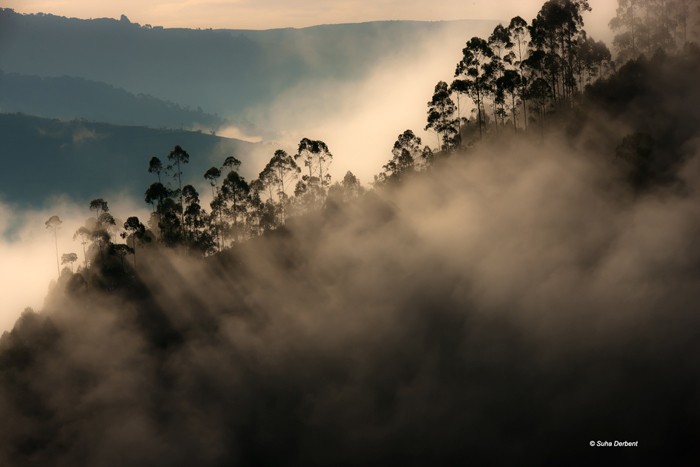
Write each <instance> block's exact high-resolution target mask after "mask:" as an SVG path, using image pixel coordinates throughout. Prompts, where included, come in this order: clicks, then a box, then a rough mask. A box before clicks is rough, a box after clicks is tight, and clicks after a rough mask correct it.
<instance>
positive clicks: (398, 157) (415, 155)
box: [346, 130, 428, 182]
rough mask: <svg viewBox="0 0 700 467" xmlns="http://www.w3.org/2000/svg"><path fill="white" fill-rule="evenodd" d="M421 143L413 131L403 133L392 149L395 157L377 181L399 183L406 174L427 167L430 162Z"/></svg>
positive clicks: (386, 165) (387, 164)
mask: <svg viewBox="0 0 700 467" xmlns="http://www.w3.org/2000/svg"><path fill="white" fill-rule="evenodd" d="M421 143H422V142H421V139H420V138H419V137H418V136H416V135H415V134H414V133H413V131H412V130H406V131H404V132H403V133H401V134H400V135H399V136H398V138H397V139H396V142H395V143H394V147H393V148H392V149H391V154H392V156H393V157H392V158H391V160H389V162H387V163H386V164H385V165H384V166H383V167H382V168H383V169H384V171H383V172H382V173H381V174H380V176H379V177H378V178H377V181H379V182H391V181H397V182H398V181H400V180H401V179H402V178H403V177H404V175H405V174H407V173H409V172H413V171H414V170H415V169H416V168H422V167H424V166H426V165H427V163H428V162H427V161H424V160H423V149H422V148H421ZM351 175H352V174H351ZM346 176H347V175H346ZM353 177H354V175H353Z"/></svg>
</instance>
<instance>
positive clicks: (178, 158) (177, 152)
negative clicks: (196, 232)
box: [168, 145, 190, 234]
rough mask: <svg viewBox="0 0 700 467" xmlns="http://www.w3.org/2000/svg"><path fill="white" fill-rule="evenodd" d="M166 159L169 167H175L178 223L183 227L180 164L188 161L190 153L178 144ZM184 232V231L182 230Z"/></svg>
mask: <svg viewBox="0 0 700 467" xmlns="http://www.w3.org/2000/svg"><path fill="white" fill-rule="evenodd" d="M168 160H169V161H170V167H173V168H176V169H177V171H176V172H175V176H176V177H177V184H178V196H179V198H180V225H181V228H183V229H184V217H183V216H184V206H183V201H182V165H184V164H188V163H189V162H190V155H189V154H187V151H185V150H184V149H182V148H181V147H180V146H179V145H177V146H175V148H174V149H173V150H172V151H170V154H168ZM183 234H184V232H183Z"/></svg>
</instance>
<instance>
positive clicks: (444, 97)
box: [425, 81, 458, 152]
mask: <svg viewBox="0 0 700 467" xmlns="http://www.w3.org/2000/svg"><path fill="white" fill-rule="evenodd" d="M455 111H456V107H455V103H454V101H453V100H452V98H451V97H450V89H449V87H448V85H447V83H446V82H444V81H440V82H438V83H437V84H436V85H435V92H434V93H433V98H432V99H431V100H430V101H429V102H428V124H427V125H426V126H425V129H426V130H428V129H432V130H434V131H435V133H437V135H438V150H442V151H446V152H449V151H450V150H452V149H453V148H454V147H456V146H457V139H456V137H457V136H458V135H457V123H458V120H457V119H456V118H455V117H454V114H455Z"/></svg>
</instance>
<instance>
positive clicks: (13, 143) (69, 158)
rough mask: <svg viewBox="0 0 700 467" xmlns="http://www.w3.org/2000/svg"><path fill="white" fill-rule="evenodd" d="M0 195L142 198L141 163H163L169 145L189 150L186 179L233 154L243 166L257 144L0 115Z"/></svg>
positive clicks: (195, 179) (144, 176) (149, 178)
mask: <svg viewBox="0 0 700 467" xmlns="http://www.w3.org/2000/svg"><path fill="white" fill-rule="evenodd" d="M0 141H2V146H1V147H0V162H1V163H2V167H3V169H2V170H0V200H2V201H6V202H11V203H13V204H17V205H20V206H38V205H41V204H42V203H44V202H45V201H46V200H47V199H48V198H50V197H51V196H54V195H67V196H69V197H70V198H73V199H75V200H89V199H92V198H96V197H101V196H105V195H106V194H107V193H117V192H124V193H127V194H129V195H132V196H134V197H136V199H141V198H142V197H143V193H144V191H145V190H146V188H147V187H148V186H149V185H150V184H151V183H152V182H153V181H154V178H153V174H149V173H148V170H147V169H148V161H149V160H150V158H151V157H153V156H157V157H159V158H160V159H161V160H163V161H166V159H167V155H168V153H169V152H170V151H171V150H172V149H173V147H174V146H175V145H176V144H179V145H180V146H182V147H183V148H184V149H185V150H186V151H188V153H189V154H190V163H189V164H188V165H187V166H185V168H184V170H183V172H184V179H185V180H188V182H187V183H197V184H200V183H203V182H204V179H203V174H204V172H205V171H206V170H207V169H208V168H209V167H211V166H212V165H217V166H218V165H221V163H222V162H223V160H224V158H225V157H226V156H230V155H236V157H237V158H239V159H241V160H242V161H243V163H244V165H246V166H248V165H250V162H251V159H252V158H254V157H255V151H256V148H257V147H258V146H257V145H255V144H253V143H247V142H245V141H240V140H235V139H229V138H221V137H217V136H213V135H210V134H206V133H200V132H193V131H183V130H156V129H150V128H144V127H131V126H117V125H108V124H104V123H91V122H86V121H79V120H75V121H71V122H64V121H59V120H49V119H43V118H38V117H32V116H26V115H18V114H12V115H10V114H0Z"/></svg>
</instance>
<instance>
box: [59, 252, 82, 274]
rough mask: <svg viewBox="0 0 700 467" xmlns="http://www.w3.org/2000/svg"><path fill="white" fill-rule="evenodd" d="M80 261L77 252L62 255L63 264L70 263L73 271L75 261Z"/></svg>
mask: <svg viewBox="0 0 700 467" xmlns="http://www.w3.org/2000/svg"><path fill="white" fill-rule="evenodd" d="M76 261H78V255H76V254H75V253H64V254H62V255H61V264H70V270H71V272H73V263H75V262H76Z"/></svg>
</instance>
